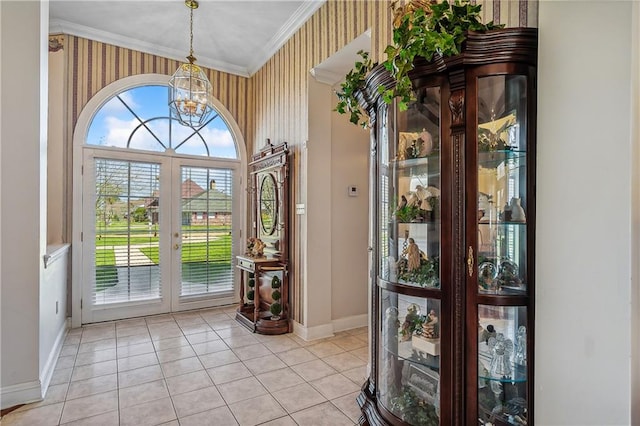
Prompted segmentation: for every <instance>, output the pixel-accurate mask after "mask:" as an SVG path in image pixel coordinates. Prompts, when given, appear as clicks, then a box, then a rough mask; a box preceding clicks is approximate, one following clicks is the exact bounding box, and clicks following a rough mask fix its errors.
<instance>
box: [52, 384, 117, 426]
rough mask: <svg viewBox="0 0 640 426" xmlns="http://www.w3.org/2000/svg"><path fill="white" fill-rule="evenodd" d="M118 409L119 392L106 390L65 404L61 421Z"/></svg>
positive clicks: (65, 421)
mask: <svg viewBox="0 0 640 426" xmlns="http://www.w3.org/2000/svg"><path fill="white" fill-rule="evenodd" d="M117 409H118V392H117V391H111V392H104V393H99V394H97V395H91V396H86V397H84V398H78V399H73V400H71V401H67V402H65V404H64V409H63V410H62V421H61V423H68V422H72V421H74V420H80V419H84V418H87V417H92V416H96V415H98V414H103V413H106V412H109V411H113V410H117Z"/></svg>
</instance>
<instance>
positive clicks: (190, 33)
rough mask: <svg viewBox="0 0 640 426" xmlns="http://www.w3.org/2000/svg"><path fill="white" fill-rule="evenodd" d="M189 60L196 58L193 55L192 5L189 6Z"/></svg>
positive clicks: (193, 60) (192, 60)
mask: <svg viewBox="0 0 640 426" xmlns="http://www.w3.org/2000/svg"><path fill="white" fill-rule="evenodd" d="M189 13H190V19H189V57H188V58H187V59H189V62H191V63H194V62H195V60H196V58H194V56H193V7H189Z"/></svg>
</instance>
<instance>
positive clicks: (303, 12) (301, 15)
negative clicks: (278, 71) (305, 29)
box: [247, 0, 327, 75]
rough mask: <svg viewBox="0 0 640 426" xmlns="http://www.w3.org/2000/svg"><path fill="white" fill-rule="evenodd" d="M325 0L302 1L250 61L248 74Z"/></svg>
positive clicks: (265, 60) (263, 62)
mask: <svg viewBox="0 0 640 426" xmlns="http://www.w3.org/2000/svg"><path fill="white" fill-rule="evenodd" d="M326 2H327V0H307V1H304V2H303V3H302V5H301V6H300V7H299V8H298V9H297V10H296V11H295V13H294V14H293V15H291V17H290V18H289V19H288V20H287V22H285V23H284V25H283V26H282V27H280V31H278V32H277V33H276V34H275V35H274V36H273V37H272V38H271V40H269V41H268V42H267V44H266V46H265V48H264V49H263V51H262V52H261V53H262V55H259V54H258V55H257V58H256V59H255V60H254V61H252V62H251V63H250V64H249V66H248V67H247V71H248V73H249V75H253V74H255V73H256V72H257V71H258V70H259V69H260V68H262V66H263V65H264V64H265V63H266V62H267V61H268V60H269V58H271V57H272V56H273V55H275V54H276V52H277V51H278V50H279V49H280V48H281V47H282V46H283V45H284V44H285V43H286V42H287V41H288V40H289V39H290V38H291V37H292V36H293V35H294V34H295V33H296V31H298V30H299V29H300V27H302V25H304V23H305V22H307V21H308V20H309V18H311V16H313V14H314V13H316V11H317V10H318V9H320V7H322V5H324V4H325V3H326Z"/></svg>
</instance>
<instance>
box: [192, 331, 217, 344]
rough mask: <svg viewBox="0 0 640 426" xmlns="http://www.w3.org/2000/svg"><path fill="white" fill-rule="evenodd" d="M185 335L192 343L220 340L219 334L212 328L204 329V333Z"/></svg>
mask: <svg viewBox="0 0 640 426" xmlns="http://www.w3.org/2000/svg"><path fill="white" fill-rule="evenodd" d="M185 337H186V338H187V340H188V341H189V343H190V344H192V345H196V344H198V343H204V342H209V341H211V340H220V336H218V333H216V332H215V331H213V330H209V331H205V332H204V333H195V334H189V335H187V336H185Z"/></svg>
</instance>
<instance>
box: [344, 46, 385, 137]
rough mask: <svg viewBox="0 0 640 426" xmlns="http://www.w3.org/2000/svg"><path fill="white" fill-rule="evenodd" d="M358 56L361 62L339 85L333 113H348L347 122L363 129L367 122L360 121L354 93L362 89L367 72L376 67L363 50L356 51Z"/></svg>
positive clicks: (360, 117) (360, 111)
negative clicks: (339, 89) (336, 102)
mask: <svg viewBox="0 0 640 426" xmlns="http://www.w3.org/2000/svg"><path fill="white" fill-rule="evenodd" d="M358 55H360V57H361V58H362V60H358V61H356V63H355V66H354V68H353V69H352V70H351V71H349V72H348V73H347V75H346V76H345V79H344V83H342V84H341V85H340V88H341V91H339V92H336V95H337V96H338V104H337V105H336V108H335V111H338V112H339V113H340V114H346V113H349V121H350V122H352V123H353V124H357V125H360V126H363V127H366V126H367V122H366V121H364V120H362V114H363V112H362V110H361V109H360V107H359V105H358V99H357V98H356V93H357V92H358V91H359V90H361V89H362V88H363V87H364V82H365V78H367V75H368V74H369V72H370V71H371V70H372V69H373V67H375V66H376V65H378V64H377V63H374V62H373V61H372V60H371V59H370V58H369V53H368V52H365V51H364V50H360V51H358Z"/></svg>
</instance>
